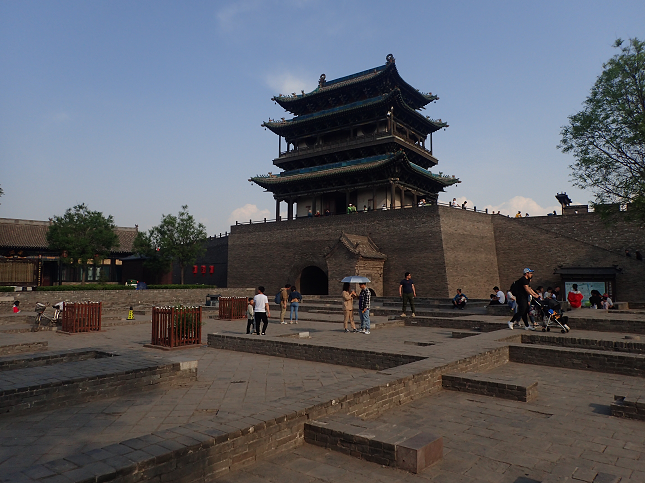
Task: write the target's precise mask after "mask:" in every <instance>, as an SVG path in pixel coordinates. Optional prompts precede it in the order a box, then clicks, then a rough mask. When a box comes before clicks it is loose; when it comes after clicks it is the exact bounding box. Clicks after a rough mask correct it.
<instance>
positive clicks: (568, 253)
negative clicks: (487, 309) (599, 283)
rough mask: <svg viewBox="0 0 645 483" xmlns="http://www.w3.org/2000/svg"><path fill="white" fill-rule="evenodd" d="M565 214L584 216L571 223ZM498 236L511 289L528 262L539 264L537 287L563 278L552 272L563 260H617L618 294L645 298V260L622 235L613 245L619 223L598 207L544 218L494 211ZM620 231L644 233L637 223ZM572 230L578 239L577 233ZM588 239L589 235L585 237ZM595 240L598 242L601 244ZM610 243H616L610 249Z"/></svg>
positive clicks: (588, 263) (590, 263)
mask: <svg viewBox="0 0 645 483" xmlns="http://www.w3.org/2000/svg"><path fill="white" fill-rule="evenodd" d="M566 218H575V219H576V220H581V221H580V223H581V225H580V226H578V225H577V224H576V223H571V222H570V221H568V220H566ZM492 219H493V226H494V229H495V239H496V242H497V245H496V247H497V261H498V264H499V273H500V282H501V284H500V288H502V290H508V288H509V287H510V286H511V283H513V281H514V280H517V279H518V278H519V277H520V276H521V275H522V269H523V268H524V267H530V268H532V269H533V270H535V274H534V276H533V280H532V282H531V286H532V287H537V286H538V285H543V286H545V287H547V286H557V285H560V284H561V278H560V275H556V274H554V273H553V271H554V269H556V268H558V266H565V267H611V266H613V265H617V266H618V267H619V268H622V270H623V271H622V273H619V274H618V275H617V276H616V292H617V297H614V300H619V301H630V302H632V301H634V302H641V301H643V300H645V292H644V291H643V290H642V283H643V279H644V278H645V263H643V262H641V261H638V260H636V259H635V258H627V257H625V255H624V251H621V250H619V249H618V246H620V245H622V243H623V241H621V237H620V236H619V237H618V240H619V241H617V242H616V243H615V244H614V245H612V244H611V241H610V240H611V238H612V236H613V233H614V231H615V230H618V229H617V228H615V227H614V226H607V225H605V224H604V223H602V222H601V221H600V219H599V217H598V215H595V214H593V213H590V214H586V215H575V216H573V215H572V216H569V217H567V216H554V217H546V216H545V217H539V218H533V219H531V218H521V219H515V218H506V217H503V216H493V217H492ZM620 226H621V227H622V228H621V229H620V230H618V231H621V232H623V233H624V235H623V236H622V238H625V237H628V235H629V237H634V238H636V237H637V236H638V233H640V236H641V238H642V237H643V236H644V235H643V231H642V228H640V227H638V226H637V225H636V224H634V225H627V224H625V223H623V224H621V225H620ZM573 236H576V237H578V238H579V239H576V238H573ZM583 238H584V240H587V241H584V240H583ZM590 243H598V244H600V245H602V246H603V247H601V246H596V245H593V244H590ZM606 247H612V249H611V250H610V249H609V248H606Z"/></svg>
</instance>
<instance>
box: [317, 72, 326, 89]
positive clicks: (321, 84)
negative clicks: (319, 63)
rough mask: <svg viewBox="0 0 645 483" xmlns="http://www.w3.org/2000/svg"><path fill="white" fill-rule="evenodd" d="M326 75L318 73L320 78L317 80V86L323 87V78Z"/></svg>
mask: <svg viewBox="0 0 645 483" xmlns="http://www.w3.org/2000/svg"><path fill="white" fill-rule="evenodd" d="M326 78H327V76H326V75H325V74H320V79H319V80H318V87H325V79H326Z"/></svg>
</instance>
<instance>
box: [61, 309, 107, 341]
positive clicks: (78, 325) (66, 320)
mask: <svg viewBox="0 0 645 483" xmlns="http://www.w3.org/2000/svg"><path fill="white" fill-rule="evenodd" d="M102 309H103V303H102V302H65V304H64V305H63V314H62V315H63V320H62V327H61V330H62V331H63V332H69V333H70V334H74V333H77V332H98V331H100V330H101V312H102Z"/></svg>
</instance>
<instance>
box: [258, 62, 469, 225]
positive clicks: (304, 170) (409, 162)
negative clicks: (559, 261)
mask: <svg viewBox="0 0 645 483" xmlns="http://www.w3.org/2000/svg"><path fill="white" fill-rule="evenodd" d="M437 99H438V97H437V96H435V95H433V94H430V93H429V94H424V93H422V92H420V91H419V90H417V89H415V88H413V87H412V86H410V85H409V84H408V83H407V82H405V81H404V80H403V79H402V78H401V76H400V75H399V72H398V70H397V68H396V64H395V60H394V57H393V56H392V54H389V55H388V56H387V57H386V63H385V65H382V66H380V67H376V68H373V69H369V70H366V71H363V72H359V73H357V74H353V75H349V76H346V77H341V78H339V79H335V80H332V81H327V80H326V78H325V74H323V75H321V76H320V80H319V82H318V87H317V88H316V89H315V90H313V91H312V92H309V93H305V92H304V91H301V94H296V93H295V92H294V93H292V94H291V95H282V94H280V95H279V96H276V97H273V98H272V100H274V101H275V102H277V103H278V104H280V106H282V107H283V108H284V109H285V110H286V111H288V112H290V113H291V114H293V115H294V116H295V117H293V118H292V119H284V118H282V119H281V120H278V121H276V120H269V121H268V122H264V123H262V126H264V127H266V128H268V129H270V130H271V131H273V132H274V133H275V134H277V135H278V136H279V150H278V152H279V154H278V157H277V158H275V159H274V160H273V164H274V165H275V166H277V167H278V168H280V169H281V170H282V171H281V172H280V173H278V174H273V173H269V174H268V175H260V176H256V177H253V178H251V179H250V180H249V181H251V182H254V183H257V184H258V185H260V186H262V187H263V188H265V189H266V190H267V191H270V192H272V193H273V197H274V198H275V200H276V219H280V203H281V202H282V201H286V202H287V219H288V220H291V219H293V217H294V215H295V216H298V217H302V216H308V214H309V211H310V210H311V213H312V214H316V213H320V214H321V215H326V214H344V213H346V210H347V207H348V206H349V204H352V205H354V206H356V207H357V209H358V210H359V211H360V210H363V209H365V208H367V209H368V210H375V209H385V208H387V209H398V208H401V207H415V208H416V207H417V206H418V204H419V202H420V201H421V200H425V201H426V203H430V204H435V203H436V202H437V197H438V194H439V192H440V191H443V190H444V188H445V187H446V186H450V185H452V184H454V183H459V182H460V181H459V180H458V179H457V178H455V177H454V176H452V177H449V176H442V175H438V174H433V173H432V172H431V171H430V168H432V167H433V166H435V165H436V164H437V163H438V160H437V158H435V157H434V155H433V153H432V133H434V132H435V131H438V130H439V129H441V128H445V127H448V124H446V123H445V122H443V121H441V119H439V120H433V119H430V117H429V116H424V115H422V114H420V113H419V111H420V110H421V109H424V108H425V106H426V105H428V104H429V103H431V102H433V101H436V100H437ZM283 138H284V148H285V151H283V150H282V146H283ZM294 204H295V205H296V206H295V210H294Z"/></svg>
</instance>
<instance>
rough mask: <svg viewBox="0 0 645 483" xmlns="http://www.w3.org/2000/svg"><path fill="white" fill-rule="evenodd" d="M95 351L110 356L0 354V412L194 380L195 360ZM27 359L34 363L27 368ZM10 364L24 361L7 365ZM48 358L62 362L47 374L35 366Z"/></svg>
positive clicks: (93, 351) (84, 353)
mask: <svg viewBox="0 0 645 483" xmlns="http://www.w3.org/2000/svg"><path fill="white" fill-rule="evenodd" d="M97 354H101V355H107V356H113V355H114V354H113V353H105V352H102V351H99V350H96V349H89V350H88V349H83V350H77V351H55V352H52V353H45V354H39V355H32V356H23V357H21V358H19V359H16V360H15V361H12V360H11V358H7V357H5V358H2V359H3V361H4V362H5V364H6V365H7V370H5V371H0V415H1V414H7V413H15V412H24V411H33V410H37V409H52V408H57V407H62V406H68V405H69V404H81V403H84V402H88V401H92V400H95V399H102V398H106V397H116V396H120V395H124V394H129V393H132V392H137V391H141V390H145V389H148V388H153V387H156V386H158V385H161V384H163V385H166V384H172V383H178V382H182V381H185V380H194V379H196V378H197V361H184V362H175V361H172V360H169V359H162V358H150V357H146V356H142V355H139V354H138V353H136V352H135V351H125V352H123V353H121V355H120V356H115V357H102V358H98V359H97V358H96V355H97ZM30 361H31V362H33V363H34V364H35V365H34V366H29V362H30ZM12 362H15V363H17V364H23V363H24V364H27V365H26V366H18V367H11V364H12ZM52 362H65V363H66V364H62V365H61V368H60V369H56V368H54V369H52V375H45V374H43V372H42V371H39V370H38V367H39V366H42V365H44V364H48V363H52ZM32 369H36V370H35V371H32ZM3 374H6V375H7V376H6V377H5V376H3Z"/></svg>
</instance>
